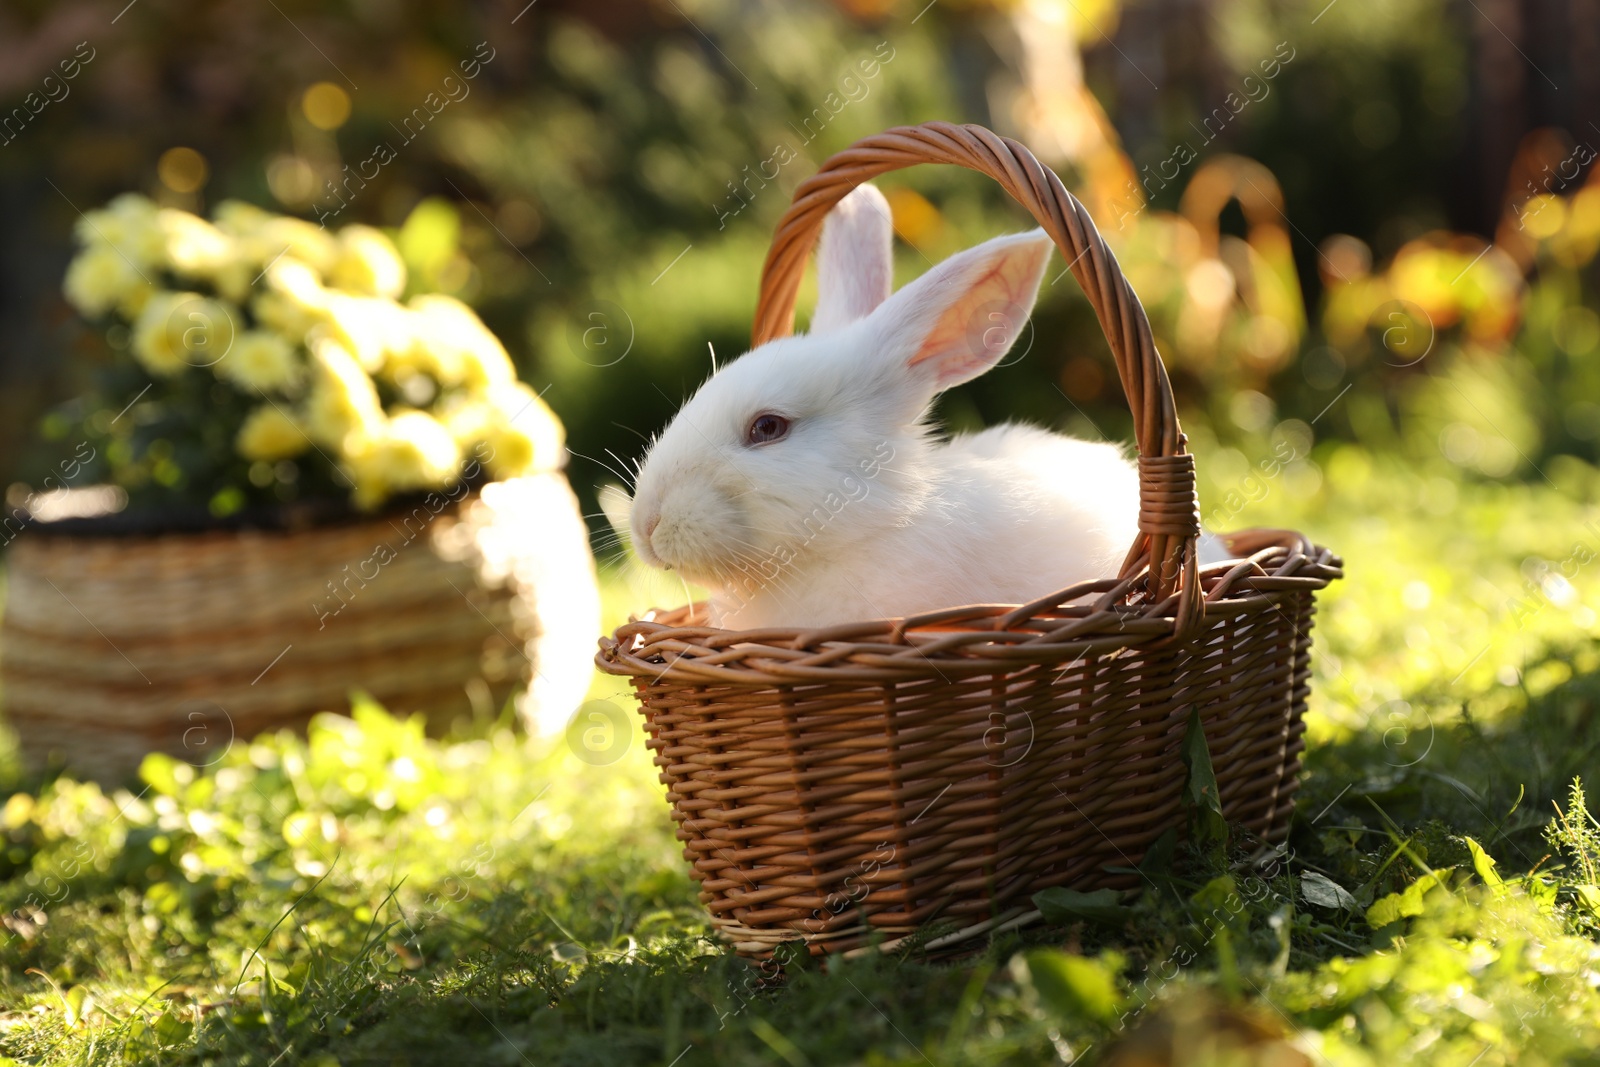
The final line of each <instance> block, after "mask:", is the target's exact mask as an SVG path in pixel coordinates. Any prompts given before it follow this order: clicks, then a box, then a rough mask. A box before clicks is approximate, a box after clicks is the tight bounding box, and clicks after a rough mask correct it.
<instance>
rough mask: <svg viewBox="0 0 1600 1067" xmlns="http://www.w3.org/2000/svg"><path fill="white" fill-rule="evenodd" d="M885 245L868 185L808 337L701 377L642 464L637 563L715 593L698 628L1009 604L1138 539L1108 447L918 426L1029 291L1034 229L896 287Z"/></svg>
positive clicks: (826, 249)
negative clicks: (950, 433)
mask: <svg viewBox="0 0 1600 1067" xmlns="http://www.w3.org/2000/svg"><path fill="white" fill-rule="evenodd" d="M892 239H893V233H892V228H891V223H890V217H889V205H888V203H887V202H886V201H885V200H884V198H883V195H882V194H881V193H879V192H878V191H877V190H876V189H874V188H873V187H871V186H869V185H862V186H860V187H858V188H857V189H855V190H854V191H853V192H851V193H850V195H849V196H847V197H845V198H844V199H843V200H842V201H840V202H839V204H838V205H837V206H836V207H835V208H834V209H833V211H832V212H831V213H830V214H829V216H828V219H827V221H826V223H825V224H824V227H823V234H822V241H821V250H820V253H819V258H818V279H819V289H820V298H819V300H818V304H817V309H816V313H815V315H814V316H813V320H812V329H811V332H809V333H807V334H804V335H798V336H793V337H785V338H779V339H777V340H774V341H771V342H769V343H768V344H765V345H762V346H761V347H760V348H757V349H755V350H753V351H751V352H749V353H747V354H746V355H744V356H743V357H741V358H739V359H737V360H734V361H732V362H730V363H727V364H725V365H724V366H723V367H721V368H720V369H719V370H717V371H715V373H714V374H713V375H712V377H711V378H710V380H708V381H707V382H706V383H705V384H704V385H703V386H701V388H700V390H699V391H698V392H697V393H696V394H695V395H694V397H693V398H692V399H691V400H690V401H689V402H688V403H687V404H685V405H684V406H683V409H682V410H681V411H679V412H678V415H677V417H676V418H674V419H673V421H672V423H671V425H669V426H668V427H667V429H666V430H665V431H664V432H663V433H662V434H661V436H660V437H659V439H658V440H656V441H655V442H654V444H653V446H652V447H651V448H650V449H649V453H648V455H647V456H646V458H645V461H644V463H643V465H642V467H641V468H640V470H639V476H638V481H637V486H636V492H635V495H634V500H633V503H632V507H631V515H630V517H629V523H630V525H631V535H632V536H631V540H632V543H633V546H634V549H635V551H636V552H637V553H638V555H639V556H640V557H641V558H642V559H643V560H644V561H645V562H646V563H648V564H651V565H652V566H656V567H663V568H670V569H672V570H674V571H676V572H678V573H680V574H681V575H682V576H683V577H685V578H687V579H689V580H691V581H694V582H697V583H699V584H701V585H703V586H704V587H706V588H707V589H708V590H710V591H711V593H712V601H711V605H710V608H711V622H712V624H713V625H717V626H723V627H729V628H735V629H758V628H764V627H778V626H781V627H815V626H825V625H831V624H835V623H842V622H851V621H860V620H867V619H878V618H897V617H901V616H905V615H912V614H917V613H920V612H925V611H932V610H937V609H941V608H948V607H953V606H958V605H964V604H1016V603H1022V602H1026V601H1029V600H1033V599H1035V598H1037V597H1039V596H1042V595H1044V594H1046V593H1049V592H1051V591H1052V590H1056V589H1061V588H1064V587H1066V586H1069V585H1072V584H1074V583H1076V582H1081V581H1084V580H1087V579H1093V578H1102V577H1109V576H1111V575H1114V574H1115V573H1116V570H1117V567H1118V566H1119V564H1120V563H1121V562H1122V559H1123V556H1124V555H1125V554H1126V553H1127V551H1128V547H1129V545H1131V544H1132V543H1133V540H1134V536H1135V533H1136V530H1137V524H1136V520H1137V515H1138V510H1139V486H1138V475H1137V473H1136V468H1135V466H1134V464H1133V463H1132V462H1130V460H1129V459H1128V457H1127V455H1126V454H1125V452H1124V450H1123V449H1122V448H1121V447H1120V446H1118V445H1114V444H1097V443H1092V442H1088V441H1080V440H1076V439H1074V438H1071V437H1065V436H1062V435H1060V434H1055V433H1050V432H1048V431H1045V430H1042V429H1038V428H1035V427H1031V426H1020V425H1002V426H996V427H993V428H991V429H988V430H985V431H983V432H982V433H977V434H971V435H959V436H957V437H955V438H954V439H953V440H951V441H949V442H940V441H938V440H936V439H935V438H934V436H933V427H931V426H930V425H929V424H928V422H927V421H925V416H926V415H927V412H928V407H929V405H930V403H931V402H932V400H933V398H934V397H935V396H937V395H938V394H939V393H940V392H941V391H943V390H945V389H948V388H950V387H951V386H954V385H958V384H960V383H961V382H964V381H967V380H969V379H971V378H975V377H977V376H978V375H980V374H982V373H983V372H984V371H986V370H988V369H990V368H991V367H993V366H994V365H995V364H996V363H997V362H998V361H999V360H1000V359H1001V358H1002V357H1003V356H1004V355H1005V354H1006V352H1007V351H1008V350H1009V349H1010V348H1011V346H1012V344H1013V343H1014V342H1015V341H1016V339H1017V336H1018V334H1019V333H1020V332H1021V329H1022V325H1023V323H1024V322H1026V321H1027V318H1028V315H1029V313H1030V312H1031V311H1032V309H1033V303H1034V300H1035V298H1036V297H1037V295H1038V290H1039V283H1040V280H1041V279H1042V277H1043V274H1044V269H1045V264H1046V262H1047V261H1048V260H1049V257H1050V253H1051V250H1052V249H1053V247H1054V245H1053V244H1052V243H1051V240H1050V238H1049V237H1048V236H1047V235H1046V234H1045V233H1044V232H1043V231H1042V230H1035V231H1033V232H1031V233H1024V234H1017V235H1013V236H1008V237H999V238H996V239H994V240H991V241H987V242H985V243H984V244H981V245H978V246H977V247H975V248H972V249H969V250H968V251H965V252H962V253H960V254H958V255H955V256H952V257H950V258H949V259H947V260H945V261H944V262H943V263H940V264H939V265H938V266H936V267H934V268H932V269H931V270H929V271H928V272H927V273H926V274H924V275H923V276H922V277H920V278H918V279H917V280H916V281H914V282H912V283H911V284H909V285H907V286H906V287H905V288H903V289H901V290H900V291H899V292H897V293H894V294H893V295H890V290H891V268H892V258H891V256H892Z"/></svg>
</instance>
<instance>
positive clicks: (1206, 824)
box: [1183, 707, 1228, 843]
mask: <svg viewBox="0 0 1600 1067" xmlns="http://www.w3.org/2000/svg"><path fill="white" fill-rule="evenodd" d="M1183 765H1184V767H1185V768H1186V769H1187V771H1188V776H1187V778H1186V779H1185V781H1184V786H1183V800H1184V803H1185V804H1186V805H1187V806H1188V807H1189V809H1190V810H1191V811H1192V812H1193V813H1194V814H1195V816H1196V819H1197V829H1198V832H1199V836H1200V840H1202V841H1208V842H1219V843H1220V842H1225V841H1227V839H1228V821H1227V820H1226V819H1225V818H1223V816H1222V794H1221V793H1220V792H1219V791H1218V789H1217V775H1216V772H1215V771H1213V770H1212V768H1211V750H1210V749H1209V748H1207V747H1206V732H1205V727H1204V726H1202V725H1201V723H1200V709H1199V708H1194V707H1191V708H1190V709H1189V726H1188V729H1187V730H1186V731H1185V732H1184V735H1183Z"/></svg>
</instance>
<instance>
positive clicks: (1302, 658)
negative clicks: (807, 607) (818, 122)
mask: <svg viewBox="0 0 1600 1067" xmlns="http://www.w3.org/2000/svg"><path fill="white" fill-rule="evenodd" d="M924 162H939V163H954V164H957V165H959V166H964V167H968V168H971V169H973V170H976V171H979V172H981V173H983V174H987V175H989V176H990V177H992V178H994V179H995V180H996V181H999V182H1000V183H1001V185H1003V186H1004V187H1005V189H1006V191H1007V192H1009V193H1010V194H1011V195H1012V196H1013V197H1014V198H1015V199H1016V200H1017V201H1018V202H1019V203H1021V204H1022V205H1023V206H1024V207H1026V208H1027V209H1028V210H1029V211H1030V212H1031V213H1032V214H1033V217H1034V218H1035V219H1036V220H1038V223H1039V225H1041V226H1043V227H1044V228H1045V230H1046V231H1047V232H1048V233H1049V234H1050V235H1051V236H1052V237H1053V238H1054V239H1055V241H1056V244H1057V245H1058V246H1059V248H1060V250H1061V252H1062V253H1063V254H1064V255H1065V256H1066V259H1067V261H1068V263H1069V264H1070V265H1071V269H1072V271H1073V274H1074V276H1075V277H1076V278H1077V279H1078V283H1079V284H1080V285H1081V286H1082V287H1083V290H1084V292H1085V293H1086V294H1088V297H1089V300H1090V303H1091V304H1092V305H1093V306H1094V309H1095V312H1096V314H1097V315H1098V316H1099V319H1100V323H1101V326H1102V328H1103V329H1104V331H1105V334H1106V337H1107V339H1108V340H1109V342H1110V345H1111V350H1112V354H1113V355H1114V357H1115V359H1116V363H1117V369H1118V372H1119V374H1120V376H1121V379H1122V385H1123V389H1124V391H1125V393H1126V394H1127V397H1128V400H1129V404H1130V406H1131V408H1132V410H1133V414H1134V422H1135V427H1136V434H1137V439H1138V445H1139V454H1140V460H1139V479H1140V499H1141V506H1140V513H1139V529H1140V531H1141V532H1140V535H1139V538H1138V540H1137V541H1136V543H1135V544H1134V545H1133V546H1132V549H1131V550H1130V552H1129V554H1128V557H1127V561H1126V563H1125V564H1124V566H1123V568H1122V571H1121V574H1120V575H1119V576H1118V577H1117V578H1112V579H1107V580H1104V581H1097V582H1088V583H1083V584H1080V585H1077V586H1074V587H1072V588H1070V589H1066V590H1063V591H1061V592H1057V593H1052V594H1050V595H1049V596H1047V597H1043V598H1041V599H1040V600H1037V601H1035V602H1033V603H1031V604H1026V605H1022V606H1020V607H1014V606H975V607H959V608H952V609H950V610H948V611H943V612H938V613H934V614H928V615H922V616H918V617H915V618H908V619H891V620H879V621H870V622H862V623H859V624H852V625H848V626H836V627H831V628H828V629H824V630H813V631H809V632H803V631H799V630H762V631H750V632H735V631H727V630H719V629H715V628H712V627H708V626H705V625H703V616H702V615H701V614H700V613H699V609H697V608H696V607H695V606H693V605H691V606H689V607H685V608H679V609H677V610H675V611H671V612H666V613H663V614H652V615H649V616H646V617H645V618H644V619H642V620H636V621H633V622H630V623H628V624H627V625H625V626H622V627H620V628H619V629H618V630H617V631H616V633H615V635H614V636H613V637H611V638H608V639H604V640H602V641H601V649H600V653H599V655H598V657H597V662H598V663H599V665H600V667H601V668H602V669H603V670H606V671H609V672H611V673H614V674H622V675H629V676H632V677H633V679H634V681H635V686H636V689H637V692H638V696H639V699H640V702H641V705H642V711H643V713H644V716H645V722H646V729H647V732H648V733H649V737H650V740H649V744H650V747H651V748H652V749H653V750H654V752H655V754H656V756H655V761H656V765H657V766H658V767H659V768H660V769H661V779H662V781H663V783H664V784H665V785H666V786H667V790H668V793H667V799H668V801H669V802H670V804H671V805H672V814H673V818H674V819H675V820H676V821H677V823H678V836H679V838H680V839H681V840H682V841H683V843H684V855H685V857H686V858H687V859H688V860H689V862H690V863H691V864H692V866H693V871H692V873H693V875H694V877H695V878H696V879H697V880H698V881H699V883H700V899H701V901H702V902H703V903H704V905H705V906H706V907H707V909H708V910H709V911H710V913H711V916H712V919H713V921H714V922H715V924H716V926H717V928H718V930H719V932H720V933H721V934H722V936H723V937H724V938H725V939H727V940H728V941H730V942H731V943H732V944H733V945H734V946H735V947H736V948H737V950H738V951H739V952H740V953H742V954H745V955H747V956H751V957H756V958H765V957H769V956H770V955H771V954H772V952H773V950H774V949H775V948H776V947H777V946H778V945H779V944H781V943H783V942H786V941H802V942H804V943H806V945H807V947H808V948H809V950H810V951H811V952H812V953H813V954H821V953H825V952H840V951H845V952H848V951H860V950H862V948H861V947H862V946H863V945H864V944H866V943H867V942H869V941H878V942H880V947H883V945H882V943H885V942H886V943H887V944H888V945H892V944H893V943H894V942H895V941H896V940H898V939H900V938H902V937H905V936H907V935H910V934H913V933H915V932H917V931H919V930H923V929H925V928H926V927H928V926H929V925H930V924H941V925H942V924H946V923H948V924H950V926H949V929H950V931H951V932H950V933H948V934H946V935H945V936H944V937H940V938H936V939H935V940H934V942H933V943H934V944H938V943H943V942H947V941H951V940H956V939H960V938H967V937H972V936H975V935H979V934H982V933H985V932H989V931H993V930H996V929H999V928H1002V927H1005V926H1008V925H1015V924H1018V923H1022V922H1027V921H1030V920H1032V919H1033V918H1036V917H1037V914H1038V913H1037V912H1036V911H1034V910H1033V909H1032V905H1031V904H1030V902H1029V900H1030V897H1031V895H1032V894H1034V893H1035V892H1037V891H1039V890H1041V889H1045V888H1049V887H1052V886H1072V887H1075V888H1079V889H1092V888H1096V887H1102V886H1109V887H1117V886H1125V885H1128V884H1131V882H1132V881H1133V880H1134V878H1135V876H1134V875H1132V874H1131V873H1129V869H1130V868H1132V867H1134V865H1135V864H1136V863H1137V862H1138V861H1139V859H1140V858H1141V857H1142V856H1143V854H1144V852H1145V850H1146V849H1147V848H1148V847H1149V845H1150V844H1151V843H1152V842H1153V841H1154V840H1155V838H1156V837H1157V836H1158V835H1160V834H1161V833H1162V832H1163V831H1164V830H1165V829H1166V828H1168V827H1169V826H1173V825H1176V824H1178V823H1179V822H1180V821H1181V812H1180V794H1181V791H1182V786H1183V780H1184V771H1183V766H1182V763H1181V761H1180V756H1179V747H1180V744H1181V742H1182V740H1183V735H1184V730H1185V726H1186V723H1187V721H1188V718H1189V715H1190V709H1191V708H1197V709H1198V711H1199V715H1200V719H1201V722H1202V725H1203V727H1204V730H1205V737H1206V741H1207V744H1208V747H1209V750H1210V753H1211V758H1212V762H1213V765H1214V767H1215V769H1216V776H1217V782H1218V787H1219V790H1220V793H1221V800H1222V805H1223V810H1224V813H1225V814H1226V816H1227V817H1228V818H1229V819H1230V820H1231V821H1233V822H1236V823H1240V824H1243V825H1245V826H1247V827H1248V828H1249V829H1250V830H1252V831H1253V832H1254V833H1256V834H1258V835H1260V836H1261V837H1263V838H1265V839H1267V840H1269V841H1278V840H1281V839H1282V838H1283V837H1284V835H1285V834H1286V832H1287V828H1288V818H1289V814H1290V811H1291V808H1292V797H1293V794H1294V791H1295V788H1296V784H1297V783H1296V775H1297V773H1298V771H1299V767H1300V753H1301V748H1302V744H1303V742H1302V739H1301V735H1302V732H1303V726H1302V724H1301V715H1302V713H1303V711H1304V707H1305V698H1306V693H1307V679H1308V675H1309V668H1308V663H1309V656H1310V628H1311V616H1312V610H1313V609H1312V595H1313V593H1314V592H1315V591H1316V590H1318V589H1321V588H1323V587H1324V586H1326V585H1327V584H1328V582H1329V581H1331V580H1332V579H1334V578H1337V577H1339V576H1340V574H1341V572H1340V569H1339V568H1340V561H1339V559H1338V558H1337V557H1336V556H1334V555H1332V554H1331V553H1330V552H1328V551H1327V550H1326V549H1322V548H1319V547H1316V546H1314V545H1312V544H1311V543H1310V542H1308V541H1306V540H1305V539H1304V538H1303V537H1301V536H1300V535H1299V534H1296V533H1292V532H1289V531H1282V530H1251V531H1244V532H1242V533H1238V534H1234V535H1232V536H1231V538H1229V544H1230V546H1231V548H1232V549H1233V551H1234V553H1235V554H1236V555H1237V556H1239V557H1241V558H1240V559H1239V560H1238V561H1236V562H1233V563H1231V564H1226V565H1218V566H1216V567H1212V568H1210V569H1208V570H1207V571H1206V572H1205V573H1201V571H1200V569H1199V567H1198V564H1197V558H1196V536H1197V533H1198V531H1199V517H1198V510H1199V509H1198V505H1197V501H1196V498H1195V489H1194V463H1193V457H1191V456H1189V455H1187V454H1186V452H1185V450H1184V449H1185V440H1184V436H1183V434H1182V433H1181V432H1180V430H1179V427H1178V419H1177V415H1176V413H1175V411H1174V407H1173V399H1172V390H1171V387H1170V385H1169V384H1168V381H1167V376H1166V371H1165V369H1164V368H1163V367H1162V364H1161V360H1160V357H1159V355H1158V354H1157V352H1156V349H1155V345H1154V342H1153V340H1152V338H1151V334H1150V327H1149V323H1148V321H1147V320H1146V318H1145V314H1144V310H1143V308H1142V307H1141V305H1140V304H1139V301H1138V298H1137V297H1136V296H1135V295H1134V293H1133V291H1132V289H1131V288H1130V287H1129V285H1128V283H1127V281H1126V279H1125V278H1124V277H1123V275H1122V272H1121V270H1120V268H1118V266H1117V264H1116V261H1115V259H1114V258H1113V257H1112V255H1111V252H1110V251H1109V249H1107V247H1106V245H1105V242H1104V241H1103V240H1102V239H1101V237H1100V235H1099V233H1098V232H1097V231H1096V230H1095V228H1094V225H1093V223H1092V222H1091V221H1090V219H1089V217H1088V214H1087V213H1086V212H1085V211H1084V209H1083V207H1082V206H1081V205H1080V204H1079V203H1078V201H1077V200H1076V199H1074V198H1073V197H1072V195H1071V194H1070V193H1068V192H1067V191H1066V189H1065V188H1064V187H1063V186H1062V184H1061V181H1060V179H1059V178H1057V177H1056V175H1055V174H1053V173H1051V172H1050V171H1049V170H1047V169H1046V168H1044V167H1043V166H1041V165H1040V164H1039V163H1038V161H1037V160H1035V159H1034V157H1033V156H1032V155H1031V154H1030V153H1029V152H1028V150H1027V149H1025V148H1023V147H1022V146H1021V145H1019V144H1017V143H1016V142H1015V141H1011V140H1009V139H1006V138H1001V137H999V136H997V135H995V134H993V133H991V132H990V131H988V130H985V129H983V128H981V127H977V126H952V125H949V124H947V123H928V124H926V125H923V126H916V127H902V128H899V129H894V130H890V131H888V132H886V133H883V134H880V135H878V136H875V137H869V138H867V139H865V140H863V141H860V142H858V143H857V144H855V145H854V146H852V147H851V148H849V149H847V150H845V151H843V152H841V153H839V154H838V155H836V156H834V157H833V158H832V159H830V160H829V161H828V162H827V163H825V164H824V165H823V167H822V169H821V170H820V171H819V172H818V173H817V174H816V175H815V176H813V177H812V178H810V179H808V180H807V181H805V182H803V183H801V185H800V187H799V188H798V189H797V190H796V192H795V196H794V203H793V204H792V205H791V207H790V209H789V211H788V213H787V214H786V215H785V216H784V217H783V219H782V221H781V222H780V223H779V225H778V230H777V235H776V237H775V238H774V239H773V243H772V249H771V252H770V253H769V255H768V256H767V262H766V267H765V270H764V273H763V277H762V286H761V298H760V302H759V304H758V305H757V310H756V324H755V329H754V337H753V341H754V343H755V344H761V343H763V342H765V341H768V340H771V339H772V338H774V337H778V336H781V335H783V334H786V333H788V332H789V331H790V330H791V329H792V328H793V316H794V301H795V294H796V292H797V291H798V288H799V284H800V278H801V274H802V272H803V270H804V268H805V263H806V259H807V257H808V255H809V254H810V250H811V247H812V245H813V244H814V242H815V240H816V237H817V234H818V233H819V231H820V229H821V225H822V221H823V219H824V217H825V216H826V215H827V213H828V211H829V209H830V208H832V206H833V205H834V204H836V203H837V202H838V201H839V200H840V199H841V198H842V197H843V196H844V195H845V194H846V193H848V192H849V191H850V190H851V189H852V188H854V187H855V186H856V185H858V184H860V183H861V182H863V181H867V180H869V179H871V178H873V177H876V176H877V175H879V174H883V173H885V172H886V171H891V170H895V169H899V168H902V167H906V166H910V165H912V164H916V163H924ZM1108 868H1120V870H1108Z"/></svg>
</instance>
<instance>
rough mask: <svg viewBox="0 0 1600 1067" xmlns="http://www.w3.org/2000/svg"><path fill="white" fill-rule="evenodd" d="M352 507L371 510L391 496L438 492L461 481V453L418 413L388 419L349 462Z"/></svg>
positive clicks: (437, 426) (441, 429)
mask: <svg viewBox="0 0 1600 1067" xmlns="http://www.w3.org/2000/svg"><path fill="white" fill-rule="evenodd" d="M348 465H349V467H350V472H351V474H352V476H353V479H354V481H355V484H356V494H355V496H356V502H357V503H358V504H360V505H361V506H362V507H372V506H373V505H375V504H377V503H379V502H380V501H382V500H383V499H384V498H385V497H387V496H389V495H390V494H392V493H398V492H406V491H408V490H414V489H442V488H444V487H445V486H447V485H449V484H450V483H452V482H454V481H455V480H456V479H457V478H458V477H459V476H460V465H461V450H460V449H459V448H458V447H457V446H456V443H455V441H454V440H452V439H451V437H450V433H449V431H447V430H446V429H445V428H444V427H443V426H441V425H440V424H439V423H438V422H437V421H436V420H435V419H433V418H431V417H430V416H428V415H427V414H426V413H424V412H421V411H406V412H402V413H401V414H399V415H396V416H395V417H394V418H392V419H390V420H389V421H388V422H387V423H386V424H385V425H384V426H383V428H382V429H381V430H380V431H379V433H378V434H377V435H376V436H375V437H374V438H372V440H370V441H369V442H368V443H367V447H365V448H363V449H362V450H360V451H359V452H357V453H355V454H354V455H353V456H351V457H350V460H349V464H348Z"/></svg>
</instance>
